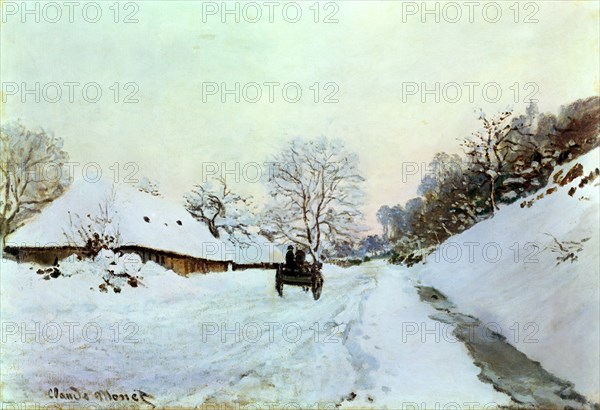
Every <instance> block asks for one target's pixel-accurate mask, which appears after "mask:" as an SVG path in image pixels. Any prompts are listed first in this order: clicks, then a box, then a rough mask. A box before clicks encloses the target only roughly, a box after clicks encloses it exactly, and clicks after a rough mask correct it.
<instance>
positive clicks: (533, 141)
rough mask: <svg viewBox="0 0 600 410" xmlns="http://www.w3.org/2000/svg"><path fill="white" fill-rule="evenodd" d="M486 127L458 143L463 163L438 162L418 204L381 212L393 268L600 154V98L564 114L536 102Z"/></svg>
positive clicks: (484, 120) (441, 156)
mask: <svg viewBox="0 0 600 410" xmlns="http://www.w3.org/2000/svg"><path fill="white" fill-rule="evenodd" d="M480 120H481V129H480V130H478V131H476V132H474V133H472V134H471V135H469V136H467V137H464V138H461V139H460V140H459V141H460V146H461V147H462V150H463V152H464V154H463V155H462V156H460V155H456V154H454V155H449V154H447V153H444V152H440V153H437V154H435V155H434V157H433V159H432V160H431V162H430V164H429V168H428V169H429V172H428V174H427V175H426V176H425V177H424V178H423V179H422V181H421V184H420V185H419V187H418V194H419V196H418V197H416V198H413V199H410V200H409V201H407V202H406V204H404V205H400V204H398V205H395V206H392V207H389V206H382V207H381V208H380V209H379V210H378V212H377V219H378V221H379V222H380V223H381V225H382V227H383V240H384V241H386V242H387V243H389V244H390V245H391V246H392V247H393V254H392V261H393V262H399V263H402V262H407V261H410V262H412V261H414V258H413V257H412V256H410V257H409V255H412V254H413V253H415V252H417V253H423V250H425V251H426V250H427V249H433V247H435V246H437V245H439V244H441V243H442V242H443V241H445V240H446V239H447V238H449V237H450V236H452V235H455V234H458V233H460V232H463V231H465V230H466V229H468V228H469V227H471V226H473V225H474V224H476V223H477V222H480V221H482V220H484V219H487V218H489V217H492V216H493V215H494V212H496V211H497V210H498V206H499V204H509V203H512V202H514V201H516V200H518V199H519V198H523V197H525V196H528V195H530V194H532V193H533V192H535V191H537V190H538V189H540V188H542V187H544V186H545V185H546V183H547V181H548V178H549V176H550V174H551V173H552V171H553V169H554V167H555V166H557V165H560V164H563V163H565V162H568V161H570V160H571V159H574V158H577V157H578V156H580V155H582V154H584V153H586V152H588V151H590V150H591V149H593V148H595V147H597V146H598V132H599V123H600V99H599V98H598V97H590V98H587V99H585V100H578V101H575V102H574V103H572V104H569V105H567V106H564V107H562V108H561V110H560V113H559V114H558V115H554V114H550V113H539V112H538V109H537V106H536V104H533V103H532V104H530V105H529V107H528V108H527V111H526V113H525V114H524V115H515V114H514V113H513V112H512V111H505V112H501V113H499V114H497V115H495V116H493V117H488V116H486V115H485V114H484V113H481V114H480ZM407 258H408V259H407Z"/></svg>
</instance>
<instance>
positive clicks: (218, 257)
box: [5, 180, 283, 275]
mask: <svg viewBox="0 0 600 410" xmlns="http://www.w3.org/2000/svg"><path fill="white" fill-rule="evenodd" d="M82 232H84V235H82V234H81V233H82ZM86 232H87V233H89V232H97V233H99V234H100V235H106V236H108V237H114V238H115V250H116V251H120V252H123V253H136V254H138V255H139V256H140V257H141V259H142V261H143V262H147V261H153V262H156V263H158V264H160V265H162V266H164V267H165V268H167V269H172V270H173V271H175V272H176V273H178V274H181V275H187V274H189V273H195V272H199V273H206V272H222V271H227V270H237V269H245V268H249V267H270V266H272V265H273V264H274V263H279V262H282V261H283V256H282V254H281V252H280V251H279V250H278V249H277V248H276V247H275V246H274V245H272V244H270V243H269V242H268V241H267V240H266V239H265V238H262V237H260V236H255V237H254V238H252V242H251V243H250V244H249V245H248V246H244V247H241V246H236V245H234V244H233V243H231V242H230V241H228V240H226V239H224V240H219V239H216V238H214V237H213V236H212V234H211V233H210V231H209V229H208V227H207V226H206V225H205V224H204V223H202V222H199V221H197V220H196V219H194V218H193V217H192V216H191V215H190V214H189V213H188V212H187V211H186V210H185V208H184V207H183V205H182V204H178V203H175V202H171V201H169V200H167V199H164V198H161V197H157V196H153V195H151V194H148V193H145V192H140V191H139V190H137V189H136V188H135V187H133V186H130V185H128V184H112V183H111V182H109V181H105V180H100V181H98V182H95V183H91V182H87V181H85V180H79V181H75V182H74V183H73V185H72V186H71V187H70V188H69V189H68V191H67V192H65V194H63V195H62V196H61V197H59V198H58V199H56V200H55V201H54V202H53V203H52V204H50V205H49V206H48V207H47V208H45V209H44V210H43V211H42V212H41V213H40V214H39V215H37V216H36V217H35V218H33V219H32V220H30V221H29V222H28V223H26V224H25V225H24V226H23V227H21V228H19V229H18V230H17V231H15V232H13V233H12V234H11V235H9V237H8V238H7V241H6V246H5V254H8V255H10V256H11V257H12V258H14V259H16V260H17V261H18V262H36V263H40V264H48V265H50V264H52V263H54V262H55V261H56V260H59V261H60V260H62V259H64V258H66V257H69V256H71V255H73V254H76V255H80V256H81V255H83V254H84V251H85V243H86Z"/></svg>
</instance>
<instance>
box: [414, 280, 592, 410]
mask: <svg viewBox="0 0 600 410" xmlns="http://www.w3.org/2000/svg"><path fill="white" fill-rule="evenodd" d="M416 288H417V292H418V294H419V297H420V299H421V300H422V301H424V302H426V303H429V304H430V305H431V306H433V307H434V308H435V309H436V310H437V311H438V313H436V314H434V315H431V316H430V318H431V319H433V320H437V321H439V322H443V323H446V324H451V325H455V328H454V331H453V334H454V336H455V337H456V338H457V339H458V340H460V341H461V342H463V344H464V345H465V346H466V347H467V349H468V351H469V354H470V355H471V357H473V359H474V364H475V365H476V366H477V367H479V368H480V369H481V372H480V373H479V379H480V380H482V381H483V382H485V383H490V384H492V385H493V386H494V388H495V389H496V390H498V391H500V392H503V393H505V394H507V395H508V396H510V397H511V399H512V400H513V401H514V402H515V403H517V405H525V406H534V407H537V408H544V409H546V408H551V409H558V408H561V409H563V408H567V409H568V408H592V409H598V408H599V407H598V404H593V403H590V402H588V400H587V399H586V398H585V397H584V396H583V395H581V394H579V393H577V392H576V391H575V390H574V385H573V383H571V382H569V381H566V380H563V379H560V378H558V377H556V376H554V375H553V374H551V373H550V372H548V371H547V370H545V369H544V368H543V367H542V366H541V365H540V363H539V362H536V361H534V360H531V359H530V358H528V357H527V356H526V355H525V354H523V353H522V352H520V351H519V350H517V349H516V348H515V347H514V346H512V345H511V344H509V343H508V342H507V341H506V338H505V337H504V336H502V335H500V334H498V333H496V332H493V331H492V330H491V329H490V328H488V327H486V326H485V325H484V324H483V323H482V322H481V321H480V320H479V319H477V318H475V317H473V316H470V315H465V314H462V313H459V312H457V311H456V306H455V305H454V304H452V302H450V301H449V300H448V298H447V297H446V296H445V295H444V294H442V293H441V292H439V291H438V290H437V289H435V288H432V287H427V286H416Z"/></svg>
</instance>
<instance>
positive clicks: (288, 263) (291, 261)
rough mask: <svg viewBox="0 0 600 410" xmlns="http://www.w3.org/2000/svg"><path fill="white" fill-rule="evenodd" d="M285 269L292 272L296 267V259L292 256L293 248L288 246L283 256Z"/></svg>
mask: <svg viewBox="0 0 600 410" xmlns="http://www.w3.org/2000/svg"><path fill="white" fill-rule="evenodd" d="M285 267H286V268H287V269H288V270H290V271H292V270H294V268H295V267H296V257H295V256H294V247H293V246H292V245H289V246H288V247H287V253H286V254H285Z"/></svg>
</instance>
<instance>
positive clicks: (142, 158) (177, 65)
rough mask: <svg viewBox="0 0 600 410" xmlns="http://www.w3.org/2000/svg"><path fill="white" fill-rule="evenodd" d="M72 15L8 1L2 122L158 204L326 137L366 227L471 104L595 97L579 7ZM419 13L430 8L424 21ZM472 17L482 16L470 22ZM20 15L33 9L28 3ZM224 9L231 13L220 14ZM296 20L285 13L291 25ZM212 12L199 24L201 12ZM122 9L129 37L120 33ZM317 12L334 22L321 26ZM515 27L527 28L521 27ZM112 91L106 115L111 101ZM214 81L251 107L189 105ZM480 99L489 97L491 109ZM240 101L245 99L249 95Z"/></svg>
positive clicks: (178, 5) (192, 6)
mask: <svg viewBox="0 0 600 410" xmlns="http://www.w3.org/2000/svg"><path fill="white" fill-rule="evenodd" d="M88 3H93V2H80V5H79V6H78V7H77V8H75V9H74V11H73V22H70V21H69V18H70V16H69V8H68V6H66V5H64V2H60V1H59V2H56V3H55V4H58V6H59V8H60V11H61V13H62V14H61V16H62V17H61V18H60V20H59V21H58V22H56V23H52V22H51V20H53V19H56V18H57V17H56V16H57V14H56V10H55V9H52V8H50V7H47V8H46V9H43V8H42V7H43V4H42V5H39V6H38V7H40V9H39V19H40V21H39V22H36V21H35V18H36V15H35V14H31V15H28V14H25V15H23V10H22V7H23V4H24V3H22V2H20V1H19V2H12V1H11V2H9V1H3V2H2V11H3V22H2V26H1V28H0V34H1V50H0V51H1V57H0V58H1V66H0V68H1V76H2V91H3V92H4V94H3V98H4V99H5V102H4V103H3V104H2V113H1V118H2V121H8V120H14V119H21V120H22V121H23V122H24V123H25V124H26V125H28V126H29V127H38V126H42V127H44V128H45V129H48V130H52V131H54V133H55V134H56V135H57V136H60V137H62V138H63V139H64V141H65V149H66V150H67V151H68V152H69V154H70V157H71V160H72V161H74V162H79V163H81V164H84V163H87V162H96V163H98V164H100V166H101V167H102V170H103V174H104V175H105V176H108V177H113V171H112V170H110V169H109V167H110V166H111V165H112V164H114V163H119V164H120V168H121V173H120V175H119V178H120V180H123V178H124V177H125V176H126V175H127V174H128V173H129V172H131V171H134V170H135V169H134V168H131V167H130V168H128V169H124V167H125V164H126V163H129V162H133V163H135V164H136V165H137V167H138V168H139V169H138V171H137V173H136V175H135V177H137V178H141V177H142V176H148V177H150V178H151V179H155V180H158V181H159V182H160V184H161V190H162V191H163V192H164V194H165V195H166V196H167V197H169V198H173V199H180V198H181V195H182V194H183V193H184V192H186V191H188V190H189V189H190V188H191V187H192V185H193V184H194V183H197V182H201V180H202V178H203V175H202V170H203V164H206V163H209V162H216V163H218V164H221V163H225V164H226V166H227V167H228V168H229V169H234V167H235V163H239V164H240V168H243V167H244V165H245V164H248V163H251V164H254V163H259V164H262V163H263V162H264V161H266V160H267V158H268V157H269V156H270V155H271V154H273V153H274V152H276V151H277V150H278V149H280V148H281V147H282V146H283V144H284V142H285V140H286V139H288V138H290V137H295V136H304V137H315V136H319V135H326V136H327V137H330V138H339V139H342V140H344V141H345V142H346V145H347V147H348V148H349V149H350V150H352V151H355V152H357V153H358V154H359V156H360V159H361V169H362V172H363V174H364V176H365V178H366V184H365V193H366V203H365V206H364V207H363V211H364V213H365V216H366V223H367V225H369V226H371V227H372V228H374V229H375V231H378V230H379V229H378V226H377V222H376V218H375V212H376V211H377V209H378V208H379V207H380V206H381V205H384V204H387V205H394V204H397V203H404V202H405V201H406V200H408V199H410V198H411V197H414V196H416V187H417V185H418V183H419V178H418V177H417V176H409V177H408V178H407V180H405V181H403V178H402V170H403V165H402V164H403V163H406V162H416V163H422V162H428V161H429V160H430V159H431V157H432V156H433V154H434V153H436V152H439V151H447V152H458V151H459V146H458V141H457V140H456V139H457V138H459V137H462V136H464V135H467V134H469V133H470V132H471V131H474V130H476V128H477V121H476V119H477V113H478V111H479V107H482V108H483V109H484V110H485V111H486V112H489V113H494V112H497V111H499V110H504V109H506V108H507V107H514V108H515V109H516V110H517V111H520V110H523V109H524V106H525V104H524V103H523V102H524V100H525V98H526V96H527V95H528V94H529V93H530V92H531V91H536V93H535V96H534V98H536V99H539V107H540V110H541V111H552V112H556V111H557V110H558V108H559V106H560V105H562V104H566V103H569V102H572V101H573V100H575V99H578V98H585V97H588V96H591V95H594V94H597V93H598V92H599V79H598V73H599V72H600V70H599V68H600V67H599V51H598V47H599V45H598V38H599V32H598V30H599V28H598V27H599V18H598V17H599V9H598V2H595V1H548V2H521V3H518V4H517V7H516V6H515V5H514V2H512V1H510V2H496V3H494V2H479V3H480V5H479V6H478V7H476V8H475V9H474V12H473V15H472V19H473V22H470V21H469V18H470V16H469V11H470V10H469V8H468V7H467V6H465V5H464V3H465V2H462V1H459V2H454V3H453V4H454V5H458V6H459V7H460V10H461V13H462V15H461V17H460V18H459V19H458V21H457V22H455V23H452V22H450V21H448V20H451V19H453V18H454V16H455V15H456V8H454V9H453V8H452V7H453V6H448V3H444V2H441V3H438V6H437V7H439V9H438V10H439V15H438V16H439V19H440V22H439V23H437V22H435V17H436V15H435V14H431V15H425V16H424V17H426V18H427V20H426V21H425V22H422V21H421V17H422V16H421V13H420V12H421V10H415V7H416V8H420V7H421V4H422V2H420V1H419V2H400V1H383V2H378V1H369V2H367V1H348V2H344V1H339V2H322V3H320V4H318V5H317V6H318V9H319V22H318V23H315V22H314V19H315V9H317V7H315V6H314V5H313V4H314V2H313V1H310V2H297V3H296V4H298V5H299V8H300V10H301V11H302V16H301V17H300V20H299V21H298V22H296V23H292V22H288V21H286V20H285V19H284V15H283V11H282V9H283V7H284V6H285V5H286V3H289V2H276V3H277V5H276V6H275V8H274V13H273V20H274V22H272V23H271V22H269V15H268V14H269V6H268V5H266V3H265V2H261V1H259V2H255V3H253V4H254V5H257V7H258V8H260V10H261V11H262V13H263V15H262V17H261V19H260V20H259V21H257V22H255V23H251V22H248V21H246V20H245V18H244V17H247V18H248V19H252V18H254V16H255V13H256V12H255V10H256V7H255V8H254V9H252V8H250V7H246V8H245V9H244V6H245V3H239V6H238V7H240V22H239V23H236V22H235V20H234V19H235V16H234V15H225V17H226V18H227V20H226V22H225V23H223V22H222V21H221V17H222V16H221V7H222V2H220V1H219V2H193V1H181V2H179V1H168V2H167V1H140V2H129V3H131V4H129V5H128V4H127V2H122V3H119V4H118V6H119V7H118V10H119V15H118V20H119V22H118V23H115V22H114V19H115V17H116V16H115V11H116V9H117V8H115V7H114V6H113V4H114V2H113V1H109V2H96V3H94V4H93V5H92V6H93V7H92V6H90V7H88V8H87V9H86V10H87V11H86V13H87V14H85V17H87V18H88V19H89V20H93V19H94V18H95V12H96V8H95V7H96V5H98V8H99V9H100V10H101V11H102V15H101V17H100V18H99V21H98V22H96V23H93V22H88V21H86V20H85V19H84V15H83V11H82V8H83V6H84V5H86V4H88ZM435 3H436V2H431V3H428V4H429V6H430V7H431V9H432V10H434V7H436V6H435ZM488 3H494V4H492V5H491V6H486V8H485V10H486V12H487V14H484V13H483V11H482V10H483V8H484V6H485V5H486V4H488ZM27 4H28V5H30V7H31V9H32V10H34V13H35V8H34V7H35V5H34V4H35V2H29V3H27ZM227 4H228V7H230V8H232V9H233V8H234V7H235V4H236V2H228V3H227ZM111 7H113V8H112V9H111ZM294 7H295V5H293V7H292V6H287V8H286V10H287V14H286V15H285V17H287V18H288V19H290V20H291V19H293V18H294V16H295V9H294ZM311 7H312V8H311ZM203 8H204V11H205V12H206V13H204V15H203ZM496 8H499V9H500V11H501V12H502V16H501V17H500V19H499V21H498V22H495V23H494V22H488V21H486V19H485V18H488V19H494V18H495V16H496V14H495V11H496ZM215 9H219V10H216V14H215V15H209V14H207V13H208V12H209V11H213V10H215ZM244 10H245V11H246V14H245V15H244V14H243V11H244ZM517 10H518V14H517V13H516V11H517ZM413 12H414V13H416V14H412V13H413ZM130 13H133V19H137V20H138V22H137V23H129V24H125V23H123V22H122V20H123V19H124V18H125V17H126V16H127V15H128V14H130ZM330 13H334V15H333V17H332V18H334V19H337V20H338V22H337V23H329V24H326V23H324V22H323V21H322V20H323V19H325V17H326V16H327V15H329V14H330ZM528 16H529V18H530V19H535V20H537V22H530V23H526V22H524V20H526V18H527V17H528ZM22 18H25V19H26V21H25V22H24V23H23V22H22V21H21V20H22ZM515 19H517V20H518V22H515ZM203 20H204V21H203ZM403 20H404V21H403ZM36 82H38V83H40V92H39V94H40V102H35V97H36V96H35V95H34V94H25V95H22V93H21V91H22V84H25V86H26V87H27V88H28V89H33V90H34V89H35V83H36ZM51 82H56V83H58V84H60V85H61V91H62V96H61V97H60V98H58V101H57V102H54V103H53V102H50V101H49V100H51V99H53V98H55V89H54V88H52V87H51V86H48V87H46V92H47V93H48V94H47V95H46V98H44V94H43V93H42V88H44V86H46V85H47V84H48V83H51ZM69 82H78V83H79V84H81V86H78V87H76V88H75V94H74V100H75V101H74V102H70V101H69V95H68V90H69V88H68V85H64V83H69ZM92 82H95V83H98V85H99V86H100V88H101V90H102V97H101V99H100V101H98V102H97V103H90V102H87V101H85V100H84V99H83V97H82V90H81V89H82V86H83V85H84V84H87V83H92ZM117 82H118V83H119V84H120V89H121V90H120V94H119V102H115V101H114V91H113V90H114V87H113V89H111V87H112V86H113V84H114V83H117ZM129 82H132V83H135V84H136V85H137V87H138V91H137V93H136V94H135V98H137V99H138V100H139V102H138V103H132V104H125V103H123V99H124V98H125V96H126V95H127V94H129V92H130V91H132V90H133V86H131V87H130V88H127V89H124V84H126V83H129ZM223 82H224V83H226V84H227V85H228V87H229V88H233V87H234V84H235V83H236V82H238V83H240V85H241V86H243V85H245V84H247V83H250V82H256V83H258V84H260V85H261V90H262V93H263V95H262V98H261V100H260V101H259V102H257V103H254V104H253V103H250V102H247V101H245V100H244V98H243V96H242V97H241V98H242V99H241V101H240V103H235V102H233V99H234V96H232V95H230V96H227V98H228V101H227V102H226V103H222V102H221V95H220V94H216V95H205V100H206V102H203V92H202V91H203V85H204V86H205V84H206V83H217V84H221V83H223ZM266 82H267V83H268V82H278V83H280V84H282V85H283V84H287V83H292V82H295V83H298V84H299V86H300V87H301V89H302V98H301V99H300V101H299V102H297V103H290V102H287V101H285V100H284V99H283V97H282V93H281V88H282V87H281V86H280V87H279V88H276V89H275V94H274V102H269V95H268V91H269V89H268V86H265V85H264V83H266ZM452 82H454V83H457V84H459V85H460V87H461V90H462V98H459V99H458V101H456V102H451V101H448V98H449V99H452V98H454V96H455V90H456V88H452V87H450V86H448V87H447V88H446V90H447V92H448V94H447V97H448V98H446V99H444V94H443V93H442V92H441V89H442V88H443V87H444V86H445V85H446V84H448V83H452ZM473 82H475V83H478V84H479V85H477V86H474V87H475V88H474V90H475V93H474V99H473V101H469V95H468V91H469V88H468V86H465V85H464V83H473ZM315 83H319V84H320V88H321V90H320V93H319V100H320V101H319V102H318V103H315V102H314V101H313V98H314V91H313V90H314V87H313V85H314V84H315ZM326 83H334V84H336V87H337V89H338V91H337V93H336V94H335V98H337V100H338V102H337V103H329V104H325V103H323V100H324V99H325V97H326V96H327V95H328V94H329V93H330V92H331V91H332V90H334V86H330V87H329V88H327V89H324V85H325V84H326ZM408 83H416V84H417V85H418V86H419V88H421V84H422V83H425V84H426V85H427V86H428V87H429V88H432V89H433V88H434V84H435V83H440V98H441V101H440V102H436V101H435V96H434V95H425V97H427V101H425V102H422V101H421V95H420V92H419V91H417V94H416V95H403V89H404V90H405V91H406V90H408V89H409V88H410V85H409V84H408ZM490 83H497V84H498V85H499V86H500V89H501V91H502V96H501V98H500V99H499V101H498V102H495V103H494V102H491V101H486V98H484V96H483V93H482V88H483V85H486V84H490ZM528 83H535V85H532V84H528ZM15 84H16V86H15ZM515 84H517V87H515V86H514V85H515ZM14 87H18V89H17V90H16V91H15V88H14ZM311 87H312V89H311ZM407 87H409V88H407ZM516 89H518V90H519V95H518V102H517V103H515V91H516ZM489 90H490V89H489V88H488V91H489ZM92 91H93V88H92V89H91V91H90V94H89V95H90V96H91V97H90V98H93V97H94V93H93V92H92ZM493 91H494V88H493V87H492V88H491V91H490V92H489V93H488V98H487V100H490V99H492V98H494V92H493ZM248 92H249V93H250V94H249V98H251V97H254V93H255V89H248ZM288 95H289V96H290V97H293V96H294V93H293V92H290V93H289V94H288ZM22 99H25V102H23V101H22ZM445 100H446V101H445ZM79 169H80V168H79ZM247 169H249V168H247ZM79 175H80V174H79ZM234 185H235V186H236V188H237V189H238V190H239V191H240V192H242V193H244V194H253V195H255V196H256V197H257V198H260V196H261V195H263V194H264V191H263V190H264V188H263V187H262V185H260V184H259V183H251V182H244V181H240V183H239V184H234Z"/></svg>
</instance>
